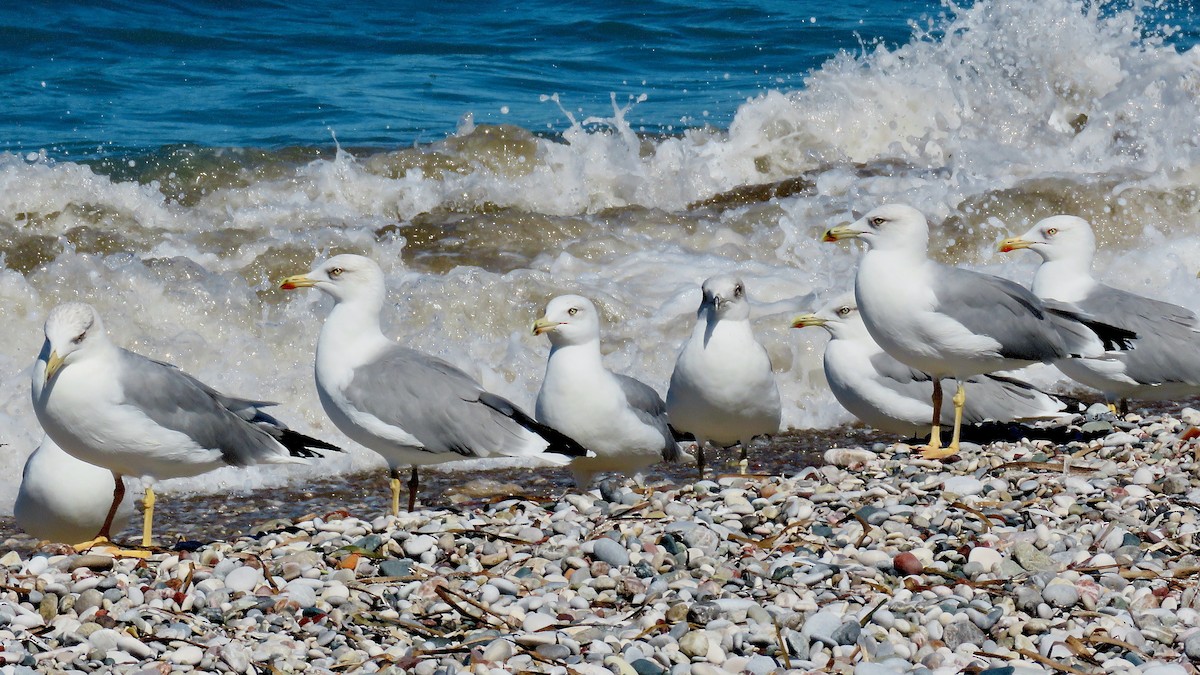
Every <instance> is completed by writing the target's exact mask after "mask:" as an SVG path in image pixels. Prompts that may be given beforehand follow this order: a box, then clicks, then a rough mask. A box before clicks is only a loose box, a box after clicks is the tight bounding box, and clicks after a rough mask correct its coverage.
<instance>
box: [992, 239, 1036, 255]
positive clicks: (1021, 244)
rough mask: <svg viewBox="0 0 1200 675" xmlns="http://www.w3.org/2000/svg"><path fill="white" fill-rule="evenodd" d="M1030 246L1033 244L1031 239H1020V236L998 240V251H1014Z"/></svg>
mask: <svg viewBox="0 0 1200 675" xmlns="http://www.w3.org/2000/svg"><path fill="white" fill-rule="evenodd" d="M1030 246H1033V242H1032V241H1029V240H1026V239H1022V238H1020V237H1013V238H1011V239H1005V240H1004V241H1002V242H1000V252H1001V253H1008V252H1009V251H1015V250H1017V249H1019V248H1029V247H1030Z"/></svg>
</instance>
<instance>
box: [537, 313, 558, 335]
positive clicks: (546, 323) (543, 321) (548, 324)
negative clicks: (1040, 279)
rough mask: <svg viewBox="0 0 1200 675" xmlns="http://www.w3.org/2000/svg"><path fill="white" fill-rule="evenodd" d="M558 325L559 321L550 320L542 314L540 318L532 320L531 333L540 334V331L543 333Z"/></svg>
mask: <svg viewBox="0 0 1200 675" xmlns="http://www.w3.org/2000/svg"><path fill="white" fill-rule="evenodd" d="M558 326H559V323H558V322H557V321H551V320H550V319H547V318H546V317H544V316H543V317H542V318H540V319H538V320H537V321H534V322H533V334H534V335H541V334H542V333H545V332H546V331H551V330H554V329H555V328H558Z"/></svg>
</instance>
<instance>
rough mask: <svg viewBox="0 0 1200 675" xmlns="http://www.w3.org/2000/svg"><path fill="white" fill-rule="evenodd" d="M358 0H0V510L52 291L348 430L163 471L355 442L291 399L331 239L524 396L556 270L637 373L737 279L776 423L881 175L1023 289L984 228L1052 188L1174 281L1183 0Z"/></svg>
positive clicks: (804, 414) (820, 422)
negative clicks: (709, 297) (276, 0)
mask: <svg viewBox="0 0 1200 675" xmlns="http://www.w3.org/2000/svg"><path fill="white" fill-rule="evenodd" d="M380 4H381V5H383V7H375V6H371V5H365V4H356V3H341V4H338V5H336V6H332V7H331V6H328V3H326V4H318V3H289V4H282V3H281V4H268V3H261V2H260V3H253V4H238V5H234V4H233V3H228V4H215V3H202V2H201V3H187V4H185V3H162V2H154V3H150V2H141V3H133V4H130V3H121V6H120V7H113V6H109V5H108V4H105V3H97V2H92V3H49V2H45V3H34V4H32V5H27V6H24V7H20V8H17V7H16V6H15V3H8V4H5V5H4V6H2V7H0V87H3V90H4V93H5V99H4V100H5V103H4V105H3V106H2V107H0V308H2V310H3V313H2V316H3V319H4V320H3V321H0V443H5V444H7V445H6V447H5V448H4V453H0V508H3V507H4V506H5V505H7V504H10V503H11V499H12V498H13V495H14V494H15V490H16V485H17V481H18V479H17V476H18V475H19V472H20V471H19V470H20V466H21V463H22V462H23V461H24V458H25V456H27V454H28V453H29V452H30V451H31V450H32V449H33V448H34V447H35V446H36V445H37V443H38V441H39V439H40V437H41V432H40V430H39V428H38V426H37V421H36V419H35V417H34V414H33V412H32V410H31V403H30V395H29V377H30V368H31V364H32V363H33V360H34V358H35V357H36V355H37V353H38V350H39V348H40V347H41V344H42V324H43V322H44V321H45V317H46V314H47V312H48V311H49V310H50V308H52V307H53V306H55V305H56V304H58V303H60V302H64V301H69V300H78V301H85V302H89V303H92V304H93V305H95V306H96V308H97V309H98V311H99V312H100V313H101V315H102V316H103V317H104V319H105V324H106V326H107V328H108V330H109V333H110V334H111V336H112V338H113V340H114V341H115V342H117V343H118V344H121V345H124V346H127V347H129V348H131V349H134V350H135V351H138V352H141V353H143V354H146V355H148V356H151V357H153V358H158V359H162V360H166V361H170V362H173V363H176V364H178V365H180V366H181V367H182V368H184V369H185V370H187V371H188V372H191V373H193V374H194V375H196V376H198V377H200V378H201V379H203V380H205V381H207V382H211V383H213V384H215V385H217V386H219V387H220V388H222V389H223V390H225V391H227V392H229V393H231V394H235V395H238V396H242V397H245V398H252V399H258V400H275V401H279V402H280V406H279V407H278V408H277V409H275V412H276V414H277V415H278V417H279V418H281V419H283V420H285V421H286V422H288V423H289V424H291V425H292V426H293V427H296V428H297V429H299V430H301V431H304V432H307V433H311V434H314V435H318V436H322V437H327V438H329V439H330V440H333V441H334V442H342V443H345V444H347V446H348V447H349V448H350V452H349V453H347V455H346V456H343V457H338V458H335V459H333V460H330V461H325V462H322V463H321V464H320V465H319V466H314V467H307V468H305V467H301V468H297V469H294V470H291V471H284V470H282V469H276V468H271V469H253V470H248V471H242V470H236V471H235V470H222V471H218V472H214V473H212V474H206V475H205V476H202V477H198V478H195V479H187V480H183V481H178V482H176V481H171V482H170V484H169V485H165V486H163V489H164V490H165V491H168V492H169V491H171V490H202V491H209V492H212V491H219V490H236V489H241V488H252V487H260V486H264V485H279V484H282V483H286V482H288V481H289V480H291V479H292V478H293V477H294V476H297V475H304V476H313V475H325V474H329V473H334V474H340V473H345V472H349V471H355V470H361V469H379V468H381V467H382V460H381V459H380V458H379V457H378V456H376V455H375V454H374V453H371V452H369V451H367V450H364V449H362V448H358V447H357V446H354V445H353V444H351V443H350V442H349V441H348V440H347V439H345V438H344V437H342V436H341V435H340V434H338V432H337V431H336V430H335V429H333V428H332V425H331V424H330V423H329V420H328V419H327V418H326V417H325V415H324V413H323V412H322V410H321V407H320V405H319V403H318V401H317V399H316V393H315V388H314V385H313V376H312V361H313V348H314V343H315V340H316V330H317V326H319V325H320V322H321V321H322V320H323V318H324V316H325V315H326V313H327V312H328V308H329V305H328V301H327V300H323V299H322V298H320V297H318V294H317V293H315V292H314V293H307V294H306V293H286V292H284V291H280V290H278V289H277V285H278V282H279V280H280V279H282V278H283V277H284V276H287V275H290V274H295V273H298V272H303V271H307V270H308V269H309V268H310V267H311V265H312V264H313V262H314V260H317V259H319V258H322V257H325V256H328V255H330V254H332V253H340V252H355V253H362V254H366V255H369V256H371V257H372V258H374V259H375V260H377V261H379V262H380V264H381V266H382V267H383V269H384V271H385V274H386V276H387V283H388V288H389V293H390V295H389V303H388V306H387V308H386V312H385V317H384V326H385V330H386V331H387V332H388V334H389V335H393V336H395V337H396V338H397V339H399V340H401V341H403V342H405V343H406V344H409V345H411V346H413V347H415V348H418V349H422V350H425V351H428V352H430V353H433V354H437V355H438V356H441V357H443V358H446V359H448V360H450V361H452V362H453V363H455V364H457V365H459V366H461V367H463V368H465V369H466V370H468V371H469V372H470V373H471V374H473V375H475V376H476V377H478V378H479V379H480V380H481V381H482V382H483V383H484V384H485V386H487V387H488V388H489V389H492V390H494V391H496V392H497V393H500V394H502V395H504V396H507V397H509V398H511V399H512V400H513V401H515V402H517V403H518V404H520V405H523V406H525V407H526V408H531V407H532V402H533V400H534V397H535V396H536V393H537V390H538V387H539V385H540V382H541V376H542V373H543V370H544V367H545V359H546V353H547V351H548V346H547V344H546V343H545V339H544V338H538V337H535V336H534V335H532V333H531V331H530V329H529V327H530V325H531V323H532V321H533V320H534V319H535V318H536V317H537V316H538V315H539V314H540V313H541V311H542V308H544V306H545V304H546V302H547V301H548V300H549V299H550V298H551V297H553V296H555V295H559V294H563V293H579V294H582V295H586V296H588V297H590V298H592V299H593V300H594V301H596V303H597V305H598V306H599V307H600V310H601V313H602V315H603V324H604V325H603V333H602V334H603V348H604V351H605V358H606V363H607V364H608V365H609V366H610V367H611V368H613V369H614V370H617V371H620V372H624V373H629V374H632V375H635V376H638V377H640V378H641V379H643V380H645V381H646V382H647V383H649V384H650V385H651V386H653V387H655V388H657V389H658V390H659V391H660V392H664V393H665V390H666V384H667V381H668V379H669V377H670V373H671V368H672V366H673V364H674V361H675V355H676V352H677V349H678V347H679V345H680V343H681V342H682V340H683V339H684V338H685V337H686V336H687V335H688V333H689V332H690V327H691V322H692V321H693V320H694V316H695V309H696V305H697V303H698V302H699V295H700V293H699V284H700V283H701V282H702V281H703V280H704V279H705V278H707V277H708V276H711V275H714V274H718V273H736V274H738V275H740V276H741V277H742V278H743V279H744V281H745V284H746V288H747V292H748V295H749V297H750V298H751V301H752V303H753V305H754V315H753V316H754V328H755V331H756V332H757V334H758V335H759V337H760V339H761V340H762V341H763V343H764V345H765V346H766V348H767V350H768V352H769V353H770V355H771V358H772V361H773V364H774V367H775V370H776V371H777V373H778V375H779V379H780V383H781V385H780V386H781V392H782V395H783V400H784V425H785V426H786V427H789V428H796V429H811V428H828V427H833V426H836V425H838V424H842V423H846V422H848V421H850V418H849V415H848V414H847V413H846V412H845V411H844V410H842V409H841V408H840V406H838V405H837V403H836V401H835V400H834V399H833V397H832V395H831V394H830V393H829V391H828V387H827V386H825V383H824V381H823V375H822V373H821V354H822V351H823V343H824V339H825V338H824V336H823V334H820V333H822V332H821V331H815V332H809V331H796V330H793V329H791V328H790V319H791V317H792V316H793V315H794V314H795V313H798V312H800V311H805V310H811V309H813V308H815V307H817V306H819V305H820V304H821V303H822V302H823V300H824V299H825V298H828V297H830V296H831V295H833V294H840V293H841V292H843V291H844V290H846V289H847V288H849V286H850V283H851V279H852V276H853V272H854V269H855V265H856V261H857V252H856V250H855V249H854V248H853V247H850V246H844V245H843V246H836V245H829V244H822V243H821V242H820V241H819V235H820V233H821V232H822V231H823V230H824V229H825V228H827V227H829V226H830V225H833V224H837V223H839V222H844V221H845V219H846V218H847V217H849V214H850V213H851V211H852V210H858V211H866V210H869V209H870V208H872V207H873V206H875V205H877V204H880V203H887V202H907V203H910V204H912V205H914V206H916V207H917V208H919V209H921V210H922V211H924V212H925V213H926V214H927V215H928V216H929V219H930V221H931V223H932V224H933V232H934V238H933V242H932V246H931V248H932V252H933V254H934V255H936V256H938V257H940V258H941V259H943V260H946V261H950V262H953V263H955V264H960V265H966V266H970V267H973V268H976V269H982V270H986V271H989V272H991V273H995V274H1001V275H1005V276H1007V277H1010V278H1012V279H1015V280H1017V281H1020V282H1022V283H1028V281H1029V278H1030V276H1031V274H1032V270H1033V266H1034V261H1033V259H1032V258H1033V256H1021V255H1005V256H1001V255H999V254H997V253H996V251H995V247H996V243H997V242H998V241H999V240H1001V239H1003V238H1005V237H1008V236H1011V235H1013V234H1017V233H1020V232H1023V231H1025V230H1026V229H1028V227H1029V226H1030V225H1031V224H1032V223H1033V222H1034V221H1036V220H1038V219H1040V218H1043V217H1046V216H1049V215H1053V214H1056V213H1071V214H1075V215H1080V216H1083V217H1086V218H1088V219H1090V220H1091V221H1092V223H1093V225H1094V226H1095V228H1096V231H1097V233H1098V237H1099V241H1100V249H1101V250H1100V254H1099V258H1098V261H1097V270H1098V274H1099V276H1100V278H1101V279H1102V280H1104V281H1107V282H1109V283H1112V284H1114V285H1118V286H1121V287H1124V288H1128V289H1131V290H1134V291H1136V292H1140V293H1144V294H1147V295H1152V296H1154V297H1160V298H1164V299H1168V300H1170V301H1172V302H1176V303H1179V304H1183V305H1186V306H1189V307H1192V308H1200V283H1197V281H1196V272H1197V269H1198V265H1200V263H1198V262H1197V261H1200V106H1198V105H1197V101H1198V100H1200V49H1197V47H1196V46H1195V45H1196V42H1197V25H1198V22H1197V19H1196V14H1195V13H1196V10H1195V8H1194V7H1193V6H1192V3H1189V2H1186V1H1184V0H1179V1H1172V0H1164V1H1163V2H1154V3H1152V2H1130V1H1128V0H1125V1H1121V2H1100V3H1095V2H1079V1H1076V0H1005V1H1004V2H976V3H965V4H964V5H963V6H962V7H948V6H943V5H940V4H936V3H933V2H914V1H908V2H900V1H897V0H881V1H877V2H848V3H840V4H839V3H816V2H811V1H808V0H802V1H786V2H785V1H782V0H781V1H771V2H766V1H763V2H742V3H729V2H720V3H718V2H707V3H696V2H691V3H687V4H684V3H670V2H639V3H636V4H634V3H620V2H609V3H604V4H600V3H591V4H564V3H550V2H539V3H517V4H512V3H510V4H508V5H504V6H499V5H497V6H496V7H490V6H487V3H476V4H470V5H468V4H466V3H456V2H450V3H436V4H434V3H428V4H427V5H413V4H408V3H399V4H391V5H387V4H385V3H380ZM433 8H436V11H432V9H433ZM610 97H611V98H610ZM335 138H336V141H335ZM1028 377H1030V378H1031V379H1033V380H1034V381H1035V382H1037V383H1038V384H1041V385H1043V386H1047V387H1059V388H1062V387H1069V386H1070V384H1069V383H1067V382H1064V381H1063V378H1062V376H1061V375H1060V374H1058V373H1057V371H1054V370H1053V369H1049V368H1047V369H1043V370H1040V371H1037V370H1035V371H1034V372H1031V373H1029V374H1028Z"/></svg>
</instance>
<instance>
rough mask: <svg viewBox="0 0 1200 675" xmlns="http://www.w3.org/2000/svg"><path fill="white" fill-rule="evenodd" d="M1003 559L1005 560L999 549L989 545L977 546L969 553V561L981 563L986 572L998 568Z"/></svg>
mask: <svg viewBox="0 0 1200 675" xmlns="http://www.w3.org/2000/svg"><path fill="white" fill-rule="evenodd" d="M1002 560H1004V556H1002V555H1000V552H999V551H997V550H996V549H994V548H990V547H987V546H976V547H975V548H973V549H971V552H970V553H968V554H967V561H968V562H973V563H979V566H980V567H981V568H982V569H983V571H984V572H991V571H992V570H994V569H996V566H997V565H999V564H1000V561H1002Z"/></svg>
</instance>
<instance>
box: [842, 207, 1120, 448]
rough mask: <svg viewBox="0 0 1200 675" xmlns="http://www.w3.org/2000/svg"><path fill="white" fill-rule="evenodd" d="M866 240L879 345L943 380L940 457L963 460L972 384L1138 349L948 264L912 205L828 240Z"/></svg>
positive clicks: (868, 300) (938, 403) (873, 330)
mask: <svg viewBox="0 0 1200 675" xmlns="http://www.w3.org/2000/svg"><path fill="white" fill-rule="evenodd" d="M850 238H856V239H862V240H863V241H864V242H866V244H867V251H866V253H865V254H864V255H863V257H862V261H861V262H860V263H859V266H858V272H857V274H856V275H855V280H854V293H855V298H856V300H857V303H858V308H859V311H860V312H861V313H862V318H863V323H864V324H865V325H866V327H867V331H868V332H869V333H870V334H871V337H873V338H874V339H875V341H876V342H877V343H879V346H880V347H882V348H883V350H884V351H885V352H887V353H888V354H890V355H891V356H893V357H894V358H896V359H897V360H898V361H900V362H902V363H904V364H906V365H909V366H911V367H913V368H916V369H917V370H920V371H921V372H925V373H929V374H930V375H932V376H933V378H934V380H933V395H932V397H931V400H932V403H933V411H934V413H933V414H932V415H931V418H932V427H933V428H932V431H931V433H930V437H929V445H928V446H926V447H925V448H924V449H923V450H922V455H923V456H924V457H926V458H930V459H938V458H944V457H949V456H951V455H954V454H956V453H957V452H958V447H959V435H960V432H961V426H962V411H963V404H964V402H965V401H966V390H965V382H966V379H967V378H969V377H971V376H973V375H980V374H983V373H991V372H995V371H998V370H1015V369H1017V368H1022V367H1024V366H1028V365H1031V364H1034V363H1039V362H1041V363H1053V362H1055V361H1058V360H1059V359H1062V358H1066V357H1068V356H1097V357H1099V356H1101V355H1102V354H1103V353H1104V351H1105V350H1106V348H1109V347H1112V348H1114V349H1115V348H1118V346H1125V347H1128V346H1129V340H1131V339H1132V338H1134V337H1136V335H1135V334H1134V333H1132V332H1130V331H1126V330H1121V329H1119V328H1115V327H1113V326H1109V325H1106V324H1104V323H1103V322H1100V321H1096V320H1094V319H1091V318H1089V317H1087V316H1086V315H1084V314H1082V313H1081V312H1079V311H1078V310H1077V309H1075V308H1071V307H1062V306H1051V305H1048V304H1046V303H1044V302H1042V301H1040V300H1038V298H1037V296H1035V295H1034V294H1033V293H1031V292H1030V291H1029V290H1027V289H1026V288H1024V287H1023V286H1020V285H1018V284H1016V283H1013V282H1012V281H1009V280H1007V279H1002V278H1000V277H995V276H991V275H989V274H982V273H980V272H975V271H971V270H965V269H961V268H958V267H951V266H948V265H941V264H938V263H936V262H934V261H932V260H930V259H929V258H928V257H927V256H926V248H927V247H928V244H929V225H928V223H926V221H925V216H923V215H922V214H921V212H920V211H917V210H916V209H914V208H913V207H911V206H905V205H902V204H891V205H887V206H881V207H879V208H876V209H875V210H873V211H871V212H870V213H868V214H867V215H865V216H863V217H862V218H860V219H859V220H857V221H855V222H854V223H852V224H850V225H840V226H837V227H833V228H831V229H829V230H827V231H826V232H825V236H824V240H825V241H838V240H841V239H850ZM946 377H952V378H954V379H955V380H956V382H957V384H958V388H957V390H956V392H955V394H954V398H953V399H952V400H953V402H954V412H955V415H954V433H953V435H952V437H951V441H950V445H949V446H947V447H945V448H943V447H941V437H940V433H939V428H940V424H941V407H942V386H941V380H942V379H943V378H946Z"/></svg>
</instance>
